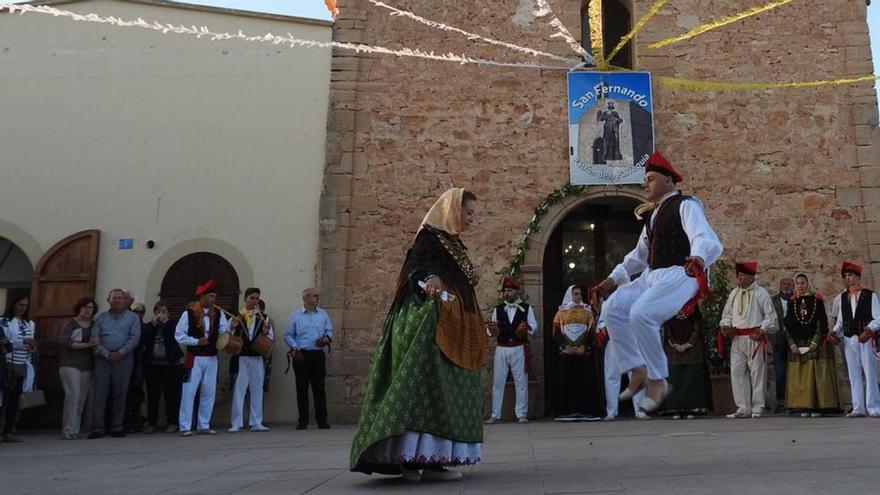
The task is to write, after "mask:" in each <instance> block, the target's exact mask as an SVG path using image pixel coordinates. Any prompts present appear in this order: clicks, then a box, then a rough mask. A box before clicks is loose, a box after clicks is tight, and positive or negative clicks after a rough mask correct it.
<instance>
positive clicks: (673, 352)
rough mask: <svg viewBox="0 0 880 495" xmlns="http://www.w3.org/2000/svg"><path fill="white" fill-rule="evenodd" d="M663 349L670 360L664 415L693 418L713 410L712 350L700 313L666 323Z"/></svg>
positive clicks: (675, 318) (697, 311)
mask: <svg viewBox="0 0 880 495" xmlns="http://www.w3.org/2000/svg"><path fill="white" fill-rule="evenodd" d="M663 350H664V351H666V358H667V359H668V360H669V386H670V388H671V391H670V393H669V396H668V397H666V400H664V401H663V411H662V412H663V413H664V414H666V415H670V416H672V419H681V418H685V419H693V418H695V417H696V416H697V415H699V414H706V413H708V412H709V410H710V409H712V379H711V378H710V374H709V349H708V345H707V344H706V333H705V332H704V331H703V321H702V316H701V315H700V310H699V309H696V310H695V311H694V313H693V314H692V315H690V316H686V317H685V316H681V315H679V316H676V317H674V318H672V319H671V320H669V321H667V322H666V323H665V324H663Z"/></svg>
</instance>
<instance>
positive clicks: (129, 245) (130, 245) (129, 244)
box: [117, 239, 134, 249]
mask: <svg viewBox="0 0 880 495" xmlns="http://www.w3.org/2000/svg"><path fill="white" fill-rule="evenodd" d="M117 246H118V248H119V249H134V239H119V242H118V244H117Z"/></svg>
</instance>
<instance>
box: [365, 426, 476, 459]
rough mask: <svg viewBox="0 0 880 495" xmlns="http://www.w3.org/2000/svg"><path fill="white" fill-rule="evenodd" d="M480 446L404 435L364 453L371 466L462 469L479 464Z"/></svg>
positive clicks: (417, 433) (429, 435)
mask: <svg viewBox="0 0 880 495" xmlns="http://www.w3.org/2000/svg"><path fill="white" fill-rule="evenodd" d="M481 445H482V444H481V443H465V442H454V441H452V440H449V439H447V438H443V437H438V436H434V435H431V434H430V433H420V432H417V431H409V430H407V431H406V432H404V434H403V435H399V436H396V437H391V438H386V439H385V440H382V441H380V442H378V443H376V444H375V445H373V446H371V447H370V448H369V449H367V451H366V452H365V453H364V456H363V458H364V460H366V461H367V462H368V463H371V464H402V463H413V464H440V465H443V466H459V465H463V464H476V463H478V462H480V446H481Z"/></svg>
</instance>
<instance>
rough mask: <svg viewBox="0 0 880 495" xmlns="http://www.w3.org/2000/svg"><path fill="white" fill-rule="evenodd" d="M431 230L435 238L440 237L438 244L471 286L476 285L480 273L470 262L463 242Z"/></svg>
mask: <svg viewBox="0 0 880 495" xmlns="http://www.w3.org/2000/svg"><path fill="white" fill-rule="evenodd" d="M432 230H434V232H435V233H436V234H437V238H438V239H440V244H442V245H443V248H444V249H446V252H448V253H449V254H450V256H452V259H454V260H455V262H456V263H457V264H458V267H459V268H461V271H462V272H463V273H464V276H465V277H467V279H468V282H469V283H470V284H471V286H475V285H477V284H478V283H479V282H480V273H479V271H478V270H477V267H476V266H474V264H473V263H471V260H470V258H468V255H467V248H466V247H465V245H464V243H463V242H461V240H460V239H453V238H451V237H449V236H448V235H446V233H445V232H442V231H438V230H436V229H432Z"/></svg>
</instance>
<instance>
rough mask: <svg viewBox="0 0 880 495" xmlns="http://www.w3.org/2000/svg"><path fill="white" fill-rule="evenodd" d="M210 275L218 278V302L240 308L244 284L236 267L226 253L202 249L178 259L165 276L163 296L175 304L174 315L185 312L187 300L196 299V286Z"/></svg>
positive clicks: (233, 309)
mask: <svg viewBox="0 0 880 495" xmlns="http://www.w3.org/2000/svg"><path fill="white" fill-rule="evenodd" d="M209 278H213V279H214V280H215V281H216V282H217V304H218V305H219V306H220V307H222V308H223V309H226V310H228V311H232V312H235V311H236V310H237V309H238V295H239V292H240V287H239V282H238V274H237V273H236V271H235V268H233V266H232V265H231V264H230V263H229V262H228V261H226V259H225V258H223V257H222V256H219V255H217V254H214V253H208V252H199V253H192V254H188V255H186V256H184V257H183V258H180V259H179V260H177V261H176V262H174V264H173V265H171V268H169V269H168V271H167V272H166V273H165V277H164V278H163V279H162V289H161V291H160V293H159V296H160V297H161V298H162V299H165V300H166V301H168V303H169V304H170V305H171V308H170V309H171V315H172V317H174V318H177V317H179V316H180V315H181V313H183V310H184V309H186V306H187V304H189V303H190V302H192V301H194V300H195V299H196V296H195V290H196V287H197V286H198V285H199V284H202V283H204V282H205V280H207V279H209Z"/></svg>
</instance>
